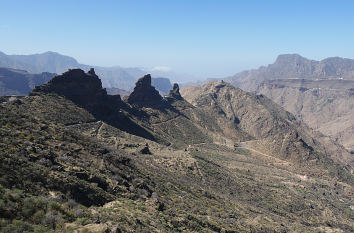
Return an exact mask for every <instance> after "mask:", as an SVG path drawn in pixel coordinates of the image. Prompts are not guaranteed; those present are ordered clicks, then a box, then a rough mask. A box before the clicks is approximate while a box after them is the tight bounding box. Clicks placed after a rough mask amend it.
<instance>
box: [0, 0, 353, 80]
mask: <svg viewBox="0 0 354 233" xmlns="http://www.w3.org/2000/svg"><path fill="white" fill-rule="evenodd" d="M0 4H1V8H0V45H1V46H0V51H2V52H5V53H7V54H33V53H42V52H46V51H54V52H58V53H61V54H64V55H68V56H72V57H74V58H75V59H77V60H78V61H79V62H80V63H83V64H89V65H99V66H115V65H119V66H123V67H149V68H153V67H155V68H156V69H162V70H165V71H166V70H169V69H171V70H173V71H175V72H178V73H186V74H191V75H193V76H194V77H196V78H199V79H201V78H208V77H224V76H229V75H233V74H235V73H237V72H239V71H242V70H246V69H250V68H257V67H259V66H261V65H266V64H269V63H272V62H273V61H274V60H275V59H276V57H277V56H278V55H279V54H284V53H298V54H301V55H302V56H304V57H307V58H309V59H316V60H321V59H323V58H326V57H333V56H341V57H347V58H353V54H354V46H353V41H354V30H353V25H354V15H353V14H352V12H353V9H354V2H353V1H345V0H338V1H304V0H300V1H275V0H272V1H254V0H253V1H201V0H195V1H173V2H172V1H156V0H152V1H108V0H106V1H100V2H98V1H88V0H86V1H83V0H78V1H69V0H63V1H58V2H55V3H54V2H52V1H43V0H41V1H40V0H38V1H25V0H19V1H10V0H1V1H0Z"/></svg>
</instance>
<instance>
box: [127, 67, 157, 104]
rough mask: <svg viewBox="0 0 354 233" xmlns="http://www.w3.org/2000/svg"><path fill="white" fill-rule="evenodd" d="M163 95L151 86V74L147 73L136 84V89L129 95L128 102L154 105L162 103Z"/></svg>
mask: <svg viewBox="0 0 354 233" xmlns="http://www.w3.org/2000/svg"><path fill="white" fill-rule="evenodd" d="M161 100H162V96H161V95H160V94H159V92H158V91H157V90H156V89H155V87H153V86H151V75H150V74H147V75H145V76H144V77H142V78H140V79H139V80H138V81H137V82H136V84H135V88H134V91H133V92H132V93H131V94H130V95H129V97H128V103H130V104H140V105H151V104H152V105H154V104H159V103H161Z"/></svg>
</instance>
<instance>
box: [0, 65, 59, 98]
mask: <svg viewBox="0 0 354 233" xmlns="http://www.w3.org/2000/svg"><path fill="white" fill-rule="evenodd" d="M54 76H55V74H53V73H47V72H44V73H40V74H30V73H28V72H27V71H24V70H15V69H10V68H4V67H0V96H4V95H27V94H28V93H30V92H31V91H32V89H33V88H34V87H35V86H38V85H42V84H43V83H46V82H48V81H49V80H50V79H52V78H53V77H54Z"/></svg>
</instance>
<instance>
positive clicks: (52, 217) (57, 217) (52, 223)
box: [42, 211, 63, 229]
mask: <svg viewBox="0 0 354 233" xmlns="http://www.w3.org/2000/svg"><path fill="white" fill-rule="evenodd" d="M62 219H63V218H62V216H61V214H58V213H56V212H54V211H49V212H48V213H47V214H46V215H45V216H44V218H43V220H42V224H44V225H46V226H48V227H51V228H52V229H56V227H57V225H58V224H59V223H60V222H61V221H62Z"/></svg>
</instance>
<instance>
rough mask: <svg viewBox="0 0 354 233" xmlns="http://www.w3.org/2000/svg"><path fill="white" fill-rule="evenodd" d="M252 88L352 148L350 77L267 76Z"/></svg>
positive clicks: (352, 89) (353, 114) (353, 116)
mask: <svg viewBox="0 0 354 233" xmlns="http://www.w3.org/2000/svg"><path fill="white" fill-rule="evenodd" d="M256 92H257V93H261V94H264V95H266V96H267V97H269V98H271V99H272V100H273V101H274V102H276V103H278V104H279V105H281V106H282V107H284V108H285V109H286V110H287V111H289V112H291V113H293V114H294V115H296V116H297V117H298V118H300V119H302V120H303V121H304V122H306V123H307V124H308V125H310V126H311V127H312V128H314V129H316V130H318V131H320V132H322V133H323V134H325V135H329V136H331V137H332V138H333V139H334V140H336V141H338V142H340V143H341V144H343V145H344V146H345V147H346V148H347V149H349V150H350V151H352V153H353V152H354V80H342V79H332V80H328V79H327V80H321V79H320V80H306V79H277V80H267V81H264V82H263V83H262V84H260V85H259V87H258V89H257V91H256Z"/></svg>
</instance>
